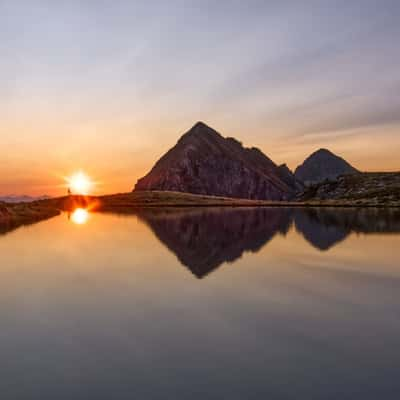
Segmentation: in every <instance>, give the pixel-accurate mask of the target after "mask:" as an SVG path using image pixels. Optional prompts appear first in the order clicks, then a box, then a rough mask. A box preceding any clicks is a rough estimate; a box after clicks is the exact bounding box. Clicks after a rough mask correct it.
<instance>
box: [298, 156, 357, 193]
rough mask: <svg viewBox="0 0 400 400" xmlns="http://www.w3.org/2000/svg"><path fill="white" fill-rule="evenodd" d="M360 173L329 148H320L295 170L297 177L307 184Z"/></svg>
mask: <svg viewBox="0 0 400 400" xmlns="http://www.w3.org/2000/svg"><path fill="white" fill-rule="evenodd" d="M356 173H358V171H357V169H355V168H354V167H353V166H352V165H350V164H349V163H348V162H347V161H346V160H344V159H343V158H341V157H338V156H337V155H335V154H333V153H332V152H330V151H329V150H326V149H320V150H318V151H316V152H315V153H313V154H311V155H310V156H309V157H308V158H307V159H306V160H305V161H304V162H303V164H302V165H300V166H298V167H297V168H296V171H295V174H294V175H295V177H296V178H297V179H298V180H300V181H302V182H303V183H304V184H305V185H306V186H308V185H312V184H316V183H320V182H323V181H325V180H326V179H329V180H335V179H336V178H337V177H338V176H340V175H348V174H356Z"/></svg>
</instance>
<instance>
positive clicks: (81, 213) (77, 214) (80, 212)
mask: <svg viewBox="0 0 400 400" xmlns="http://www.w3.org/2000/svg"><path fill="white" fill-rule="evenodd" d="M88 218H89V212H88V211H87V210H85V209H84V208H77V209H76V210H75V211H74V212H73V213H72V214H71V221H72V222H73V223H75V224H77V225H83V224H85V223H86V222H87V220H88Z"/></svg>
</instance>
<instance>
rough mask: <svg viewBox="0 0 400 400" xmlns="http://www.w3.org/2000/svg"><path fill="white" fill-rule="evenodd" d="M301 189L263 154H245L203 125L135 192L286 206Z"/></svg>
mask: <svg viewBox="0 0 400 400" xmlns="http://www.w3.org/2000/svg"><path fill="white" fill-rule="evenodd" d="M296 186H297V185H296V181H295V178H294V177H293V174H291V172H290V171H289V170H288V169H286V168H284V167H283V166H282V167H278V166H277V165H276V164H275V163H274V162H272V161H271V160H270V159H269V158H268V157H267V156H266V155H265V154H263V153H262V152H261V151H260V150H259V149H256V148H245V147H243V146H242V144H241V143H240V142H238V141H237V140H236V139H233V138H224V137H222V136H221V135H220V134H219V133H218V132H216V131H215V130H214V129H212V128H210V127H209V126H207V125H205V124H204V123H202V122H198V123H197V124H196V125H194V126H193V128H191V129H190V130H189V131H188V132H187V133H185V134H184V135H183V136H182V137H181V138H180V139H179V141H178V142H177V144H176V145H175V146H174V147H173V148H172V149H170V150H169V151H168V152H167V153H166V154H165V155H164V156H162V157H161V158H160V160H158V161H157V163H156V164H155V166H154V167H153V169H152V170H151V171H150V172H149V173H148V174H147V175H146V176H145V177H143V178H141V179H139V180H138V182H137V184H136V186H135V189H134V190H135V191H141V190H162V191H177V192H187V193H194V194H204V195H214V196H226V197H234V198H245V199H265V200H287V199H290V198H292V197H293V195H294V194H295V192H296V190H297V187H296Z"/></svg>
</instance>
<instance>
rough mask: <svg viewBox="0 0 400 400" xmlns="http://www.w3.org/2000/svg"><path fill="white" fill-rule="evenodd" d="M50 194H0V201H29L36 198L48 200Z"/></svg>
mask: <svg viewBox="0 0 400 400" xmlns="http://www.w3.org/2000/svg"><path fill="white" fill-rule="evenodd" d="M50 198H51V197H50V196H46V195H44V196H37V197H35V196H26V195H22V196H16V195H9V196H0V201H2V202H4V203H30V202H32V201H37V200H48V199H50Z"/></svg>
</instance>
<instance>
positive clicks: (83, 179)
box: [67, 171, 93, 195]
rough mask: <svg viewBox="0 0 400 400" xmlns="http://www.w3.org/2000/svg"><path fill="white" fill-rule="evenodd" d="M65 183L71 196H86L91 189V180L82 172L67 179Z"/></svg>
mask: <svg viewBox="0 0 400 400" xmlns="http://www.w3.org/2000/svg"><path fill="white" fill-rule="evenodd" d="M67 182H68V188H69V190H71V193H72V194H82V195H88V194H89V193H90V191H91V190H92V188H93V182H92V180H91V179H90V178H89V177H88V176H87V175H86V174H85V173H84V172H82V171H79V172H76V173H75V174H73V175H72V176H71V177H69V178H67Z"/></svg>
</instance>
